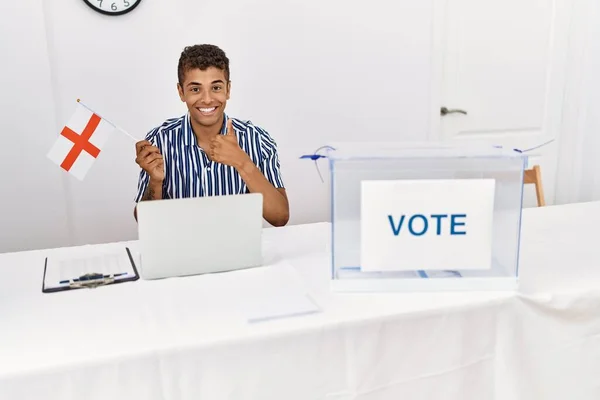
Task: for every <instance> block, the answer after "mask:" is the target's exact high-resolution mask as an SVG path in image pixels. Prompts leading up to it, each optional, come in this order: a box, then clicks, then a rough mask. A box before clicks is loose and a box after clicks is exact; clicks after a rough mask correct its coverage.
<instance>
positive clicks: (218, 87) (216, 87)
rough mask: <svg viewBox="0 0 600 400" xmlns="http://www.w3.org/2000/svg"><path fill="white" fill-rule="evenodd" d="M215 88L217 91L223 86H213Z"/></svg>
mask: <svg viewBox="0 0 600 400" xmlns="http://www.w3.org/2000/svg"><path fill="white" fill-rule="evenodd" d="M213 90H214V91H215V92H218V91H219V90H221V86H213Z"/></svg>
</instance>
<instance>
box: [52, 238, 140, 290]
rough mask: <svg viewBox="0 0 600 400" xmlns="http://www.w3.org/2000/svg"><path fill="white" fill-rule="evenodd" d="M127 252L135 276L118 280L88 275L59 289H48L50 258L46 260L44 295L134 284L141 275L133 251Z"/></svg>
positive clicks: (127, 248) (126, 248)
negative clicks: (128, 283) (120, 284)
mask: <svg viewBox="0 0 600 400" xmlns="http://www.w3.org/2000/svg"><path fill="white" fill-rule="evenodd" d="M125 251H126V252H127V256H128V258H129V262H130V263H131V267H132V269H133V273H134V275H133V276H130V277H126V278H123V279H118V278H114V277H103V276H96V274H86V275H82V276H80V277H77V278H76V282H70V283H69V284H65V285H63V286H59V287H51V288H46V269H47V268H48V257H46V258H45V260H44V274H43V276H42V292H43V293H56V292H64V291H66V290H77V289H86V288H88V289H93V288H96V287H100V286H107V285H114V284H118V283H123V282H133V281H137V280H138V279H140V275H139V273H138V270H137V267H136V266H135V262H134V261H133V256H132V255H131V251H130V250H129V247H125ZM98 275H99V274H98Z"/></svg>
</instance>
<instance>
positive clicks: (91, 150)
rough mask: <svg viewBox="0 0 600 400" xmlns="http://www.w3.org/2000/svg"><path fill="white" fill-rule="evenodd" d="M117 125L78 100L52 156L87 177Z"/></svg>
mask: <svg viewBox="0 0 600 400" xmlns="http://www.w3.org/2000/svg"><path fill="white" fill-rule="evenodd" d="M115 129H116V127H115V126H114V125H113V124H112V123H110V122H108V121H107V120H105V119H102V118H101V117H99V116H98V115H97V114H95V113H94V112H93V111H91V110H90V109H88V108H87V107H85V106H84V105H82V104H81V103H79V102H77V108H76V109H75V113H74V114H73V115H72V116H71V118H70V119H69V121H68V122H67V124H66V125H65V127H64V128H63V129H62V131H61V132H60V135H59V136H58V139H57V140H56V142H55V143H54V146H53V147H52V149H50V152H49V153H48V158H49V159H50V160H52V161H53V162H54V163H55V164H58V165H60V167H61V168H62V169H64V170H65V171H67V172H70V173H71V174H72V175H73V176H75V177H76V178H77V179H79V180H83V178H85V175H86V174H87V172H88V171H89V170H90V168H91V167H92V165H93V164H94V161H95V160H96V158H98V156H99V155H100V151H101V150H102V146H104V144H105V143H106V141H107V140H108V138H109V137H110V135H111V134H112V133H113V131H114V130H115Z"/></svg>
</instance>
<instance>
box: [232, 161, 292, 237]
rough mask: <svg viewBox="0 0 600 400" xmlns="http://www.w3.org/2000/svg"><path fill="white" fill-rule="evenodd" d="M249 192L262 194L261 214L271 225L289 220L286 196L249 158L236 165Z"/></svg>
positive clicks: (285, 222) (281, 223)
mask: <svg viewBox="0 0 600 400" xmlns="http://www.w3.org/2000/svg"><path fill="white" fill-rule="evenodd" d="M236 169H237V170H238V173H239V174H240V176H241V178H242V179H243V180H244V182H246V186H248V190H249V191H250V192H251V193H261V194H262V195H263V216H264V218H265V219H266V220H267V221H268V222H269V223H270V224H271V225H273V226H283V225H285V224H287V222H288V220H289V215H290V211H289V205H288V200H287V198H286V197H285V196H284V195H283V194H282V193H281V192H280V191H279V190H277V189H276V188H275V187H274V186H273V185H272V184H271V182H269V181H268V180H267V178H265V176H264V175H263V173H262V172H261V171H260V170H259V169H258V168H257V166H256V165H255V164H254V163H253V162H252V161H251V160H250V159H248V160H246V161H245V162H244V163H242V164H241V165H240V166H238V167H236Z"/></svg>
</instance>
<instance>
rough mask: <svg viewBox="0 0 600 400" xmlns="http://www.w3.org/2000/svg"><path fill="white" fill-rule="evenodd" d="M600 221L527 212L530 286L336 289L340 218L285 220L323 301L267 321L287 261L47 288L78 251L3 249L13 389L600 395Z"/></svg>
mask: <svg viewBox="0 0 600 400" xmlns="http://www.w3.org/2000/svg"><path fill="white" fill-rule="evenodd" d="M584 217H585V218H584ZM598 226H600V203H588V204H577V205H569V206H560V207H546V208H540V209H528V210H524V221H523V240H522V257H521V276H522V282H521V287H522V290H521V291H522V293H519V294H517V293H476V292H474V293H423V294H376V295H375V294H332V293H330V292H329V290H328V270H329V264H328V250H327V249H328V247H329V238H328V235H329V227H328V224H311V225H302V226H290V227H285V228H277V229H269V230H267V231H266V232H265V235H264V240H265V254H267V257H268V260H269V262H270V264H272V265H276V264H277V263H278V262H281V260H287V261H288V262H289V263H290V264H291V265H293V266H294V268H295V269H296V270H297V271H298V272H299V273H300V275H301V276H302V277H303V279H304V281H305V283H306V285H307V286H308V288H309V290H310V292H311V294H312V295H313V296H314V298H315V299H316V300H317V302H318V304H319V305H320V306H321V307H322V309H323V312H321V313H318V314H313V315H307V316H302V317H294V318H287V319H280V320H273V321H267V322H264V323H257V324H248V323H247V322H246V320H245V319H244V317H243V314H242V312H241V311H240V310H241V309H242V308H243V307H242V306H243V304H244V301H245V299H246V298H247V296H248V293H250V292H251V289H252V285H253V284H254V283H255V282H256V279H255V278H256V276H257V274H260V273H261V271H264V270H265V268H272V267H265V268H259V269H256V270H254V269H252V270H246V271H236V272H235V273H225V274H215V275H205V276H196V277H188V278H176V279H167V280H160V281H143V280H140V281H138V282H134V283H124V284H119V285H112V286H107V287H102V288H98V289H94V290H87V289H86V290H75V291H69V292H63V293H53V294H43V293H42V292H41V276H42V271H43V260H44V257H45V256H46V255H48V254H56V252H61V251H70V249H54V250H51V251H33V252H23V253H13V254H5V255H1V256H0V399H3V400H4V399H7V400H9V399H10V400H17V399H36V400H37V399H61V400H68V399H89V400H93V399H103V400H104V399H115V400H116V399H136V400H138V399H139V400H142V399H150V400H154V399H156V400H158V399H161V400H166V399H169V400H170V399H199V398H201V399H211V400H216V399H236V400H238V399H261V400H263V399H277V400H281V399H286V400H293V399H302V400H306V399H336V400H342V399H344V400H345V399H360V400H374V399H400V398H402V399H419V400H422V399H444V400H451V399H460V400H468V399H476V400H482V399H486V400H487V399H527V400H529V399H544V400H547V399H560V400H564V399H577V400H580V399H595V400H597V399H599V398H600V378H599V377H600V268H599V266H600V256H599V252H598V248H599V247H600V241H599V239H598V238H600V235H598V233H597V227H598ZM126 244H127V245H129V246H130V247H131V248H133V249H135V248H136V242H129V243H126ZM122 245H123V243H118V244H107V245H101V246H91V247H90V249H95V250H96V251H98V249H106V248H110V247H111V246H122ZM575 257H579V259H578V260H575Z"/></svg>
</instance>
